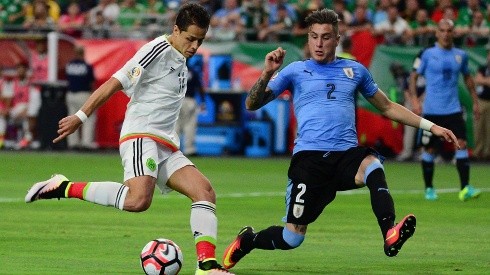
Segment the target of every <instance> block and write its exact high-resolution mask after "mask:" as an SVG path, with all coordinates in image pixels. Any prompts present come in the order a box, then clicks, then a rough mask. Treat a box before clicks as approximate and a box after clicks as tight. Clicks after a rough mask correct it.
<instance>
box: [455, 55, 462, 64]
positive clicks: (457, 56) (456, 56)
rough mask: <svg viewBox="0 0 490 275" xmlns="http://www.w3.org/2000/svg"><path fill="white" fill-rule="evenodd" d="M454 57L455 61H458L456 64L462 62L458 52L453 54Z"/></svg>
mask: <svg viewBox="0 0 490 275" xmlns="http://www.w3.org/2000/svg"><path fill="white" fill-rule="evenodd" d="M454 59H456V62H458V64H461V62H463V57H462V56H461V55H459V54H457V55H455V56H454Z"/></svg>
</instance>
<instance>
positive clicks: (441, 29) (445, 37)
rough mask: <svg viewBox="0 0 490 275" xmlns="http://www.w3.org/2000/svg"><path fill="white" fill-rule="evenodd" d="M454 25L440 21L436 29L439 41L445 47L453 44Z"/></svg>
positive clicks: (448, 47)
mask: <svg viewBox="0 0 490 275" xmlns="http://www.w3.org/2000/svg"><path fill="white" fill-rule="evenodd" d="M453 31H454V27H453V26H451V25H450V24H444V23H439V26H438V27H437V31H436V37H437V43H438V44H439V46H441V47H442V48H444V49H450V48H451V47H452V46H453V36H454V33H453Z"/></svg>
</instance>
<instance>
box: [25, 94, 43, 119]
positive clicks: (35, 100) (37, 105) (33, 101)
mask: <svg viewBox="0 0 490 275" xmlns="http://www.w3.org/2000/svg"><path fill="white" fill-rule="evenodd" d="M39 109H41V92H40V91H39V90H38V89H35V88H31V89H30V90H29V105H28V107H27V116H28V117H37V115H38V114H39Z"/></svg>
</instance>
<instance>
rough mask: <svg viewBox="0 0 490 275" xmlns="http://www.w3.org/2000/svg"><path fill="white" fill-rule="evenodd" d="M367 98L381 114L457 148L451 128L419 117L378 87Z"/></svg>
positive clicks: (456, 140)
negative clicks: (390, 98)
mask: <svg viewBox="0 0 490 275" xmlns="http://www.w3.org/2000/svg"><path fill="white" fill-rule="evenodd" d="M367 100H368V101H369V102H370V103H371V104H372V105H373V106H374V107H376V109H378V110H379V111H380V112H381V114H382V115H383V116H385V117H387V118H389V119H391V120H394V121H397V122H400V123H403V124H405V125H410V126H412V127H415V128H420V129H423V130H426V131H430V132H431V133H433V134H434V135H436V136H438V137H442V138H444V139H445V140H446V141H448V142H451V143H454V144H455V146H456V147H457V148H459V144H458V139H457V138H456V136H455V135H454V134H453V132H452V131H451V130H448V129H446V128H443V127H440V126H439V125H436V124H434V123H432V122H430V121H428V120H426V119H424V118H421V117H420V116H418V115H416V114H414V113H413V112H412V111H410V110H408V109H407V108H405V107H403V106H402V105H400V104H398V103H396V102H393V101H391V100H389V99H388V97H386V95H385V93H384V92H383V91H381V90H379V89H378V91H377V92H376V93H375V94H374V95H373V96H372V97H368V98H367Z"/></svg>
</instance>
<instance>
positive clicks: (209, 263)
mask: <svg viewBox="0 0 490 275" xmlns="http://www.w3.org/2000/svg"><path fill="white" fill-rule="evenodd" d="M196 275H235V274H233V273H231V272H229V271H228V270H226V269H224V268H223V267H222V266H221V265H219V264H218V262H216V259H208V260H206V261H204V262H199V263H198V267H197V269H196Z"/></svg>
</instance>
